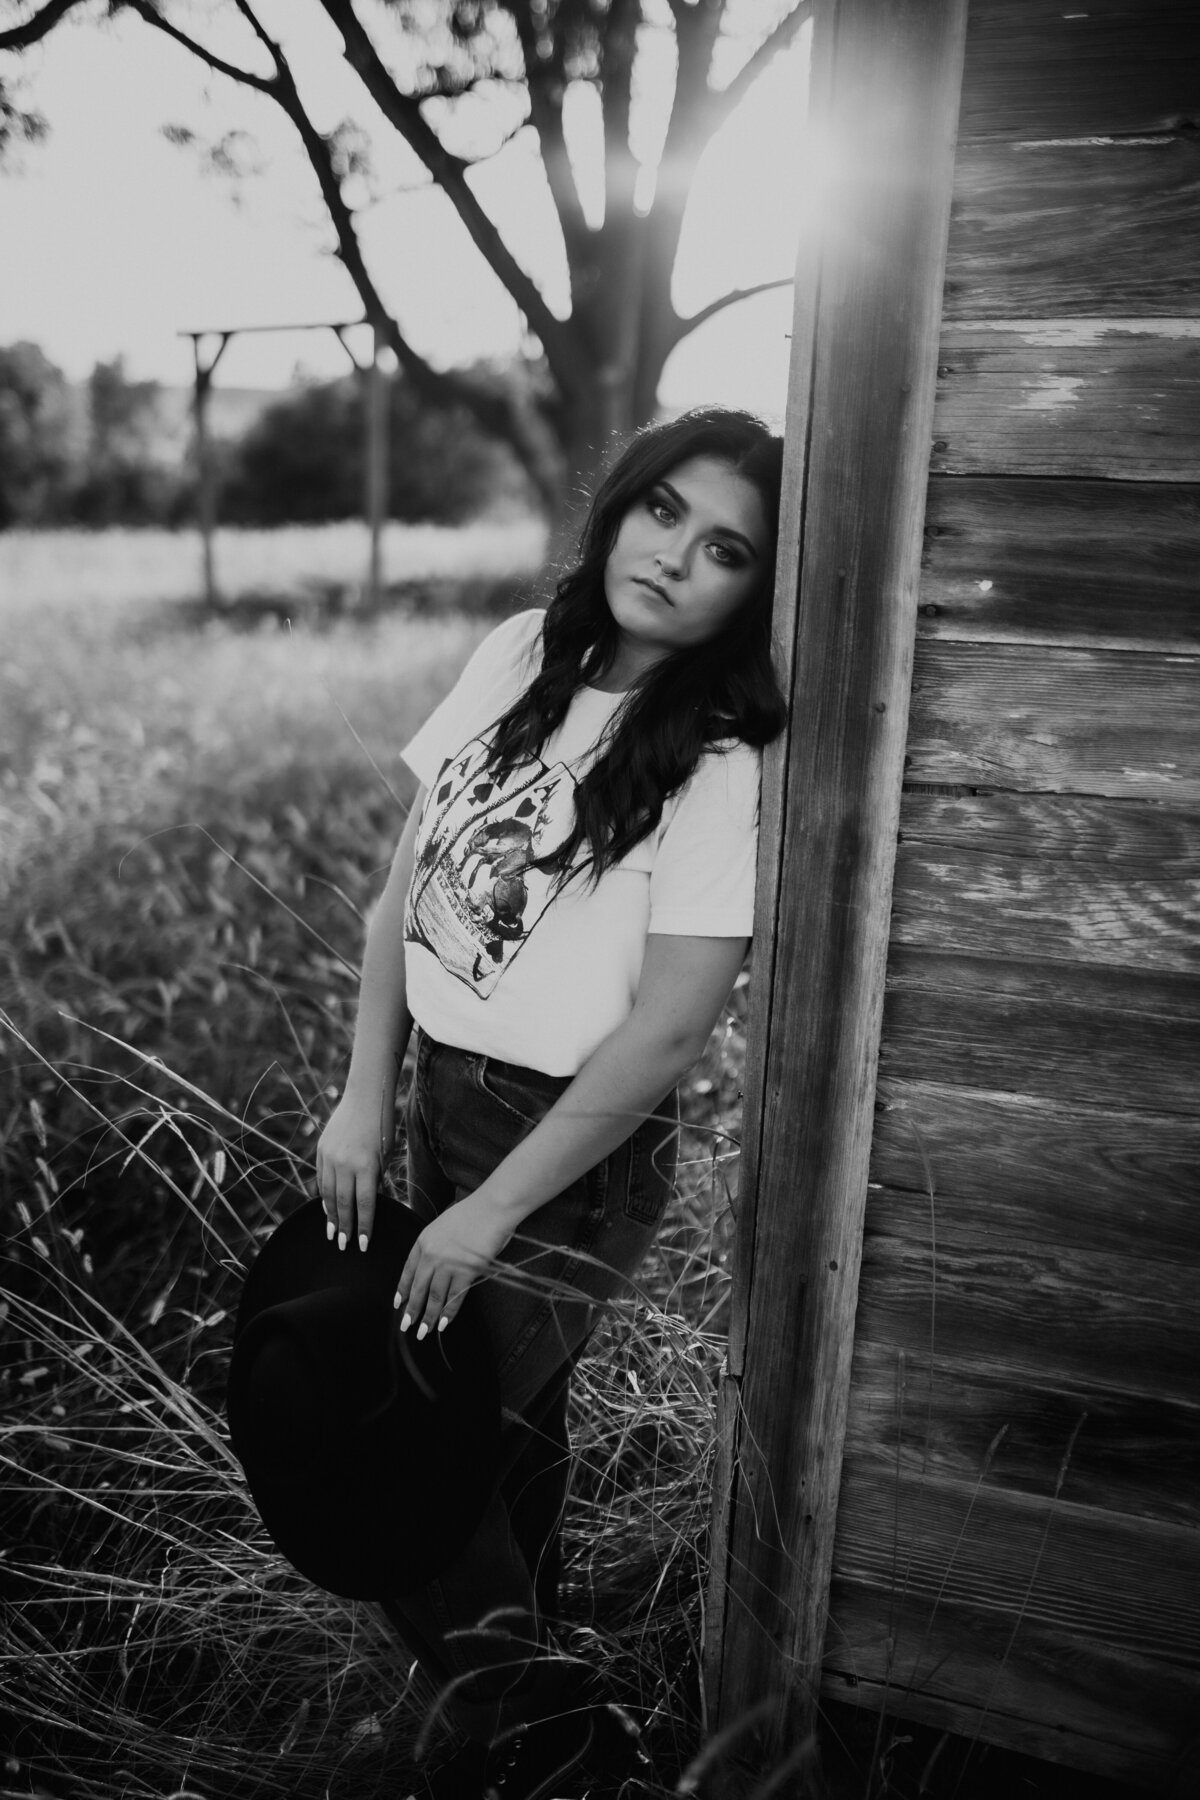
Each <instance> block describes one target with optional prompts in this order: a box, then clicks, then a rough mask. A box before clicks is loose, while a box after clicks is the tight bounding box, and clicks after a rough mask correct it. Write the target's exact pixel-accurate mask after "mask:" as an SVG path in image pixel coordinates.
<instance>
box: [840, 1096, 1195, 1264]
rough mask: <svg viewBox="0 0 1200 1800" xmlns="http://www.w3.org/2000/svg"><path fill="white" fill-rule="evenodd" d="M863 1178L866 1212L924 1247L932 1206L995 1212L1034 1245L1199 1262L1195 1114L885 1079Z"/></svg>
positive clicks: (936, 1212)
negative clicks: (888, 1219)
mask: <svg viewBox="0 0 1200 1800" xmlns="http://www.w3.org/2000/svg"><path fill="white" fill-rule="evenodd" d="M871 1181H872V1183H873V1184H874V1188H875V1193H874V1194H873V1195H872V1196H869V1197H868V1203H867V1204H868V1210H869V1212H873V1211H874V1210H875V1209H876V1208H877V1207H886V1208H887V1211H888V1213H889V1216H894V1218H895V1219H896V1220H897V1224H896V1229H897V1231H900V1230H901V1229H904V1230H907V1231H908V1232H909V1233H910V1234H911V1235H912V1236H913V1237H914V1238H916V1239H917V1240H918V1241H919V1242H921V1243H926V1242H928V1240H929V1233H930V1222H931V1204H932V1211H933V1218H934V1220H935V1221H936V1220H937V1219H939V1218H941V1217H943V1216H945V1215H946V1214H947V1212H955V1213H957V1212H961V1211H967V1212H975V1211H978V1210H980V1209H982V1211H983V1212H984V1214H985V1215H986V1214H993V1213H994V1214H995V1216H996V1218H997V1219H998V1220H999V1221H1001V1222H1002V1229H1003V1230H1004V1231H1005V1232H1007V1233H1008V1234H1009V1235H1010V1236H1011V1237H1012V1238H1013V1239H1015V1240H1016V1241H1018V1242H1022V1243H1028V1244H1030V1245H1031V1246H1032V1245H1037V1244H1040V1243H1044V1242H1050V1243H1058V1242H1061V1241H1062V1240H1063V1239H1064V1238H1065V1239H1066V1240H1067V1241H1068V1242H1073V1243H1078V1244H1086V1245H1087V1246H1088V1247H1089V1248H1090V1249H1092V1250H1095V1251H1097V1252H1100V1253H1103V1254H1105V1255H1110V1256H1123V1255H1128V1254H1130V1253H1131V1252H1132V1253H1133V1254H1136V1255H1138V1256H1144V1257H1149V1258H1158V1259H1161V1260H1163V1261H1167V1262H1183V1263H1185V1264H1188V1265H1190V1266H1192V1267H1194V1266H1195V1265H1196V1264H1197V1263H1200V1117H1192V1118H1186V1117H1184V1118H1179V1117H1174V1118H1171V1117H1164V1116H1163V1115H1162V1114H1161V1113H1153V1112H1145V1113H1138V1112H1130V1111H1123V1110H1121V1109H1119V1108H1115V1107H1113V1106H1089V1105H1087V1104H1083V1103H1078V1102H1076V1103H1074V1104H1072V1103H1068V1102H1066V1101H1064V1100H1063V1099H1062V1097H1061V1096H1059V1095H1058V1094H1055V1095H1054V1096H1053V1097H1052V1098H1046V1099H1042V1100H1035V1099H1032V1098H1031V1097H1030V1096H1028V1095H1025V1094H1001V1093H988V1092H981V1091H980V1090H978V1089H975V1088H968V1087H953V1086H948V1085H939V1084H938V1083H936V1082H930V1081H914V1080H911V1079H905V1078H903V1077H899V1076H895V1075H889V1076H886V1077H883V1078H881V1080H880V1083H879V1089H878V1093H877V1097H876V1114H875V1136H874V1139H873V1142H872V1145H871ZM930 1186H932V1189H933V1200H932V1203H931V1200H930V1193H929V1189H930ZM885 1193H886V1199H885V1198H884V1197H883V1195H884V1194H885ZM901 1219H903V1220H904V1221H906V1223H905V1224H904V1226H903V1227H902V1226H901V1225H900V1223H899V1221H900V1220H901ZM934 1230H935V1232H936V1223H935V1225H934Z"/></svg>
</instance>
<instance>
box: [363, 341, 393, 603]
mask: <svg viewBox="0 0 1200 1800" xmlns="http://www.w3.org/2000/svg"><path fill="white" fill-rule="evenodd" d="M386 342H387V339H386V337H385V335H384V332H383V329H382V327H381V326H379V325H376V326H375V327H374V330H373V334H372V339H371V360H370V362H369V363H368V365H367V373H366V384H367V394H366V402H367V403H366V416H367V418H366V429H367V455H366V473H367V493H366V502H367V504H366V512H367V525H368V527H369V529H370V533H371V558H370V564H369V569H368V574H367V599H368V603H369V604H370V606H371V607H377V606H378V605H379V599H380V594H381V592H382V581H383V574H382V546H381V537H382V532H383V521H384V519H385V517H386V516H387V485H388V381H387V377H386V375H385V374H384V371H383V370H382V368H381V367H380V366H379V353H380V351H381V350H382V349H383V348H384V345H385V344H386Z"/></svg>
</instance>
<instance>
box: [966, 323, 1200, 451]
mask: <svg viewBox="0 0 1200 1800" xmlns="http://www.w3.org/2000/svg"><path fill="white" fill-rule="evenodd" d="M930 467H931V469H932V470H933V471H934V472H935V473H938V474H956V475H1055V476H1100V477H1103V478H1104V479H1105V480H1124V481H1198V480H1200V320H1193V319H1104V318H1087V319H1071V318H1066V319H1024V320H1012V319H1009V320H978V321H975V322H973V323H972V322H967V321H964V322H961V323H958V324H949V325H947V326H945V328H944V329H943V332H942V350H941V364H940V368H939V381H938V394H937V404H936V406H935V409H934V429H933V455H932V458H931V461H930Z"/></svg>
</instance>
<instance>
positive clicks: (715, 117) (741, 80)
mask: <svg viewBox="0 0 1200 1800" xmlns="http://www.w3.org/2000/svg"><path fill="white" fill-rule="evenodd" d="M811 13H812V0H796V4H795V6H794V7H793V8H792V10H791V12H790V13H788V14H787V15H786V16H785V17H784V18H782V19H780V21H779V23H778V25H777V26H776V27H775V29H774V31H772V32H769V33H768V35H767V36H766V37H765V38H764V39H763V41H762V43H761V44H760V45H759V46H758V49H757V50H756V51H755V52H754V54H753V56H752V57H751V58H750V60H749V62H747V63H745V64H744V65H743V66H742V68H740V69H739V70H738V72H737V74H736V75H735V76H734V78H733V80H732V81H731V82H730V83H729V86H728V87H723V88H722V89H721V90H720V92H719V93H716V94H710V95H709V115H710V120H711V126H710V129H715V127H716V126H718V125H719V124H720V123H721V121H722V120H723V119H726V118H728V117H729V114H730V113H731V112H732V111H733V109H734V107H735V106H736V105H737V103H738V101H739V100H740V99H742V97H743V95H744V94H745V93H746V91H747V90H748V89H749V88H750V87H751V86H752V85H753V83H754V82H756V81H757V80H758V78H759V76H760V75H761V74H762V72H763V70H764V69H765V68H766V67H767V65H768V63H769V62H770V61H771V60H772V58H773V57H775V56H778V54H779V52H780V51H781V50H785V49H786V48H787V46H788V45H789V44H790V43H791V41H792V39H793V38H794V37H795V35H796V33H797V32H798V31H799V29H800V27H801V26H802V25H803V23H804V21H805V20H806V19H807V18H808V17H809V16H810V14H811Z"/></svg>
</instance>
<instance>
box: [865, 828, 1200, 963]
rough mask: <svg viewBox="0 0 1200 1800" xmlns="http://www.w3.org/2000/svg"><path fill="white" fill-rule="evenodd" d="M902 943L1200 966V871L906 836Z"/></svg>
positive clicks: (897, 898)
mask: <svg viewBox="0 0 1200 1800" xmlns="http://www.w3.org/2000/svg"><path fill="white" fill-rule="evenodd" d="M892 938H893V941H894V942H895V943H898V944H918V945H928V946H929V947H930V948H931V949H936V950H952V951H965V952H966V953H967V954H968V955H981V956H1012V957H1021V956H1031V957H1035V958H1037V959H1038V960H1039V961H1049V960H1052V959H1055V958H1062V959H1065V960H1069V961H1073V962H1084V963H1098V964H1119V965H1120V966H1122V967H1124V968H1130V969H1182V970H1187V969H1195V970H1200V871H1195V872H1190V873H1185V874H1178V875H1176V874H1166V873H1164V872H1163V871H1162V870H1160V869H1159V868H1157V867H1156V866H1155V865H1154V864H1152V863H1151V864H1141V865H1139V866H1136V867H1130V866H1128V865H1125V866H1124V867H1121V866H1119V865H1118V866H1115V867H1114V866H1109V867H1101V866H1098V865H1097V864H1096V863H1094V862H1084V861H1082V860H1064V861H1061V862H1055V861H1052V860H1051V859H1050V858H1048V857H1046V856H1044V855H1043V856H1040V857H1033V856H1030V855H1028V854H1024V855H1018V856H1014V855H998V854H996V853H994V852H988V851H980V850H978V849H976V848H975V847H974V846H971V847H970V848H960V847H958V846H951V845H938V846H932V845H921V844H917V843H913V842H910V841H907V840H906V841H905V842H903V843H901V844H900V845H899V846H898V848H897V854H896V879H895V887H894V889H893V894H892Z"/></svg>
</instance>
